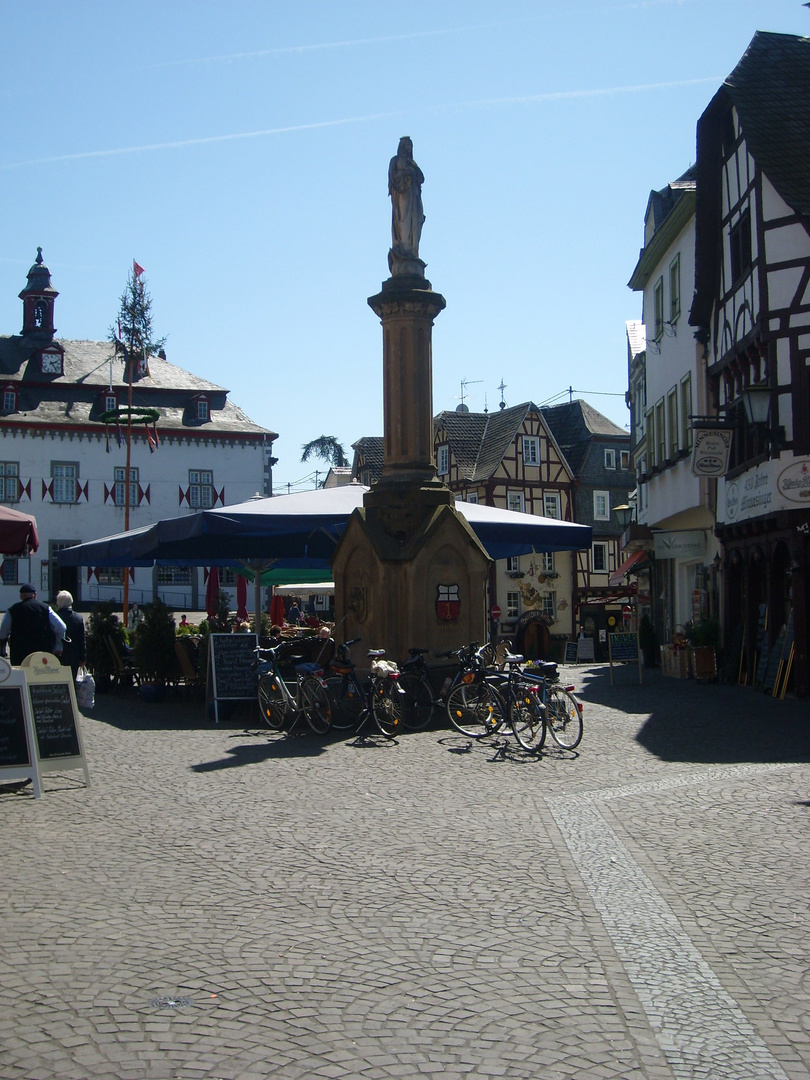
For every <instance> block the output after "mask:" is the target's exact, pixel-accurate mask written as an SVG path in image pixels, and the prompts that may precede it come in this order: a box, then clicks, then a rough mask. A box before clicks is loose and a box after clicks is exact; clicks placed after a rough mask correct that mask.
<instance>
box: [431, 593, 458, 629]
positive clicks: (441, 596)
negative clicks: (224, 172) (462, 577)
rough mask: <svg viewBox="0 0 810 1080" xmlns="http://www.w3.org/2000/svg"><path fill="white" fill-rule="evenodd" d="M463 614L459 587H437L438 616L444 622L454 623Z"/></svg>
mask: <svg viewBox="0 0 810 1080" xmlns="http://www.w3.org/2000/svg"><path fill="white" fill-rule="evenodd" d="M460 612H461V600H460V599H459V595H458V585H437V586H436V614H437V615H438V617H439V618H440V619H441V620H442V622H454V621H455V620H456V619H457V618H458V617H459V614H460Z"/></svg>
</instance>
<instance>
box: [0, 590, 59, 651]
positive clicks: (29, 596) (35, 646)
mask: <svg viewBox="0 0 810 1080" xmlns="http://www.w3.org/2000/svg"><path fill="white" fill-rule="evenodd" d="M65 630H66V627H65V624H64V623H63V622H62V620H61V619H60V618H59V616H58V615H57V614H56V613H55V612H53V611H51V609H50V608H49V607H48V605H47V604H43V603H42V601H41V600H37V591H36V589H35V588H34V586H33V585H29V584H28V583H26V584H24V585H21V586H20V600H19V603H17V604H12V605H11V607H10V608H9V609H8V611H7V612H6V613H5V615H4V616H3V619H2V622H0V656H5V655H6V644H7V643H8V641H9V639H10V640H11V645H10V647H9V652H10V657H11V663H12V664H13V665H14V667H19V666H20V664H21V663H22V662H23V660H24V659H25V658H26V656H28V655H29V654H30V653H33V652H49V653H53V654H54V655H55V656H60V655H61V653H62V642H63V639H64V636H65Z"/></svg>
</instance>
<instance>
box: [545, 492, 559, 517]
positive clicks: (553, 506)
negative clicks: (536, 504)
mask: <svg viewBox="0 0 810 1080" xmlns="http://www.w3.org/2000/svg"><path fill="white" fill-rule="evenodd" d="M543 516H544V517H548V518H555V519H556V520H557V521H559V519H560V518H561V517H562V514H561V513H560V493H559V492H558V491H547V492H546V493H545V494H544V495H543Z"/></svg>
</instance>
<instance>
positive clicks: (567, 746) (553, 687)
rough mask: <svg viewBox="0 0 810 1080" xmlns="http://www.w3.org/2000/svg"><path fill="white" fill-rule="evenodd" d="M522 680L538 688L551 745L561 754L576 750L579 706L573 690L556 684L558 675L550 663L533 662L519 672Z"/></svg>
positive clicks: (579, 735)
mask: <svg viewBox="0 0 810 1080" xmlns="http://www.w3.org/2000/svg"><path fill="white" fill-rule="evenodd" d="M521 677H522V678H523V679H528V680H530V681H534V682H536V683H539V684H540V700H541V702H542V703H543V705H544V706H545V724H546V728H547V730H548V732H549V734H550V735H551V738H552V739H553V740H554V742H555V743H556V744H557V745H558V746H559V747H560V748H561V749H563V750H575V749H576V748H577V747H578V746H579V744H580V743H581V742H582V736H583V732H584V728H583V723H582V702H581V701H580V700H579V699H578V698H577V697H576V696H575V694H574V686H573V685H570V686H562V685H560V684H559V682H558V680H559V677H560V675H559V671H558V669H557V665H556V663H555V662H554V661H552V660H533V661H531V662H530V663H529V664H527V665H526V667H524V668H523V670H522V672H521Z"/></svg>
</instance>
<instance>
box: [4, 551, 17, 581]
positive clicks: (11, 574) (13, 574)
mask: <svg viewBox="0 0 810 1080" xmlns="http://www.w3.org/2000/svg"><path fill="white" fill-rule="evenodd" d="M19 561H20V560H19V559H15V558H13V557H11V556H9V555H6V557H5V558H4V559H3V563H2V566H0V581H2V583H3V584H4V585H16V584H17V583H18V582H19V580H20V568H19Z"/></svg>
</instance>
